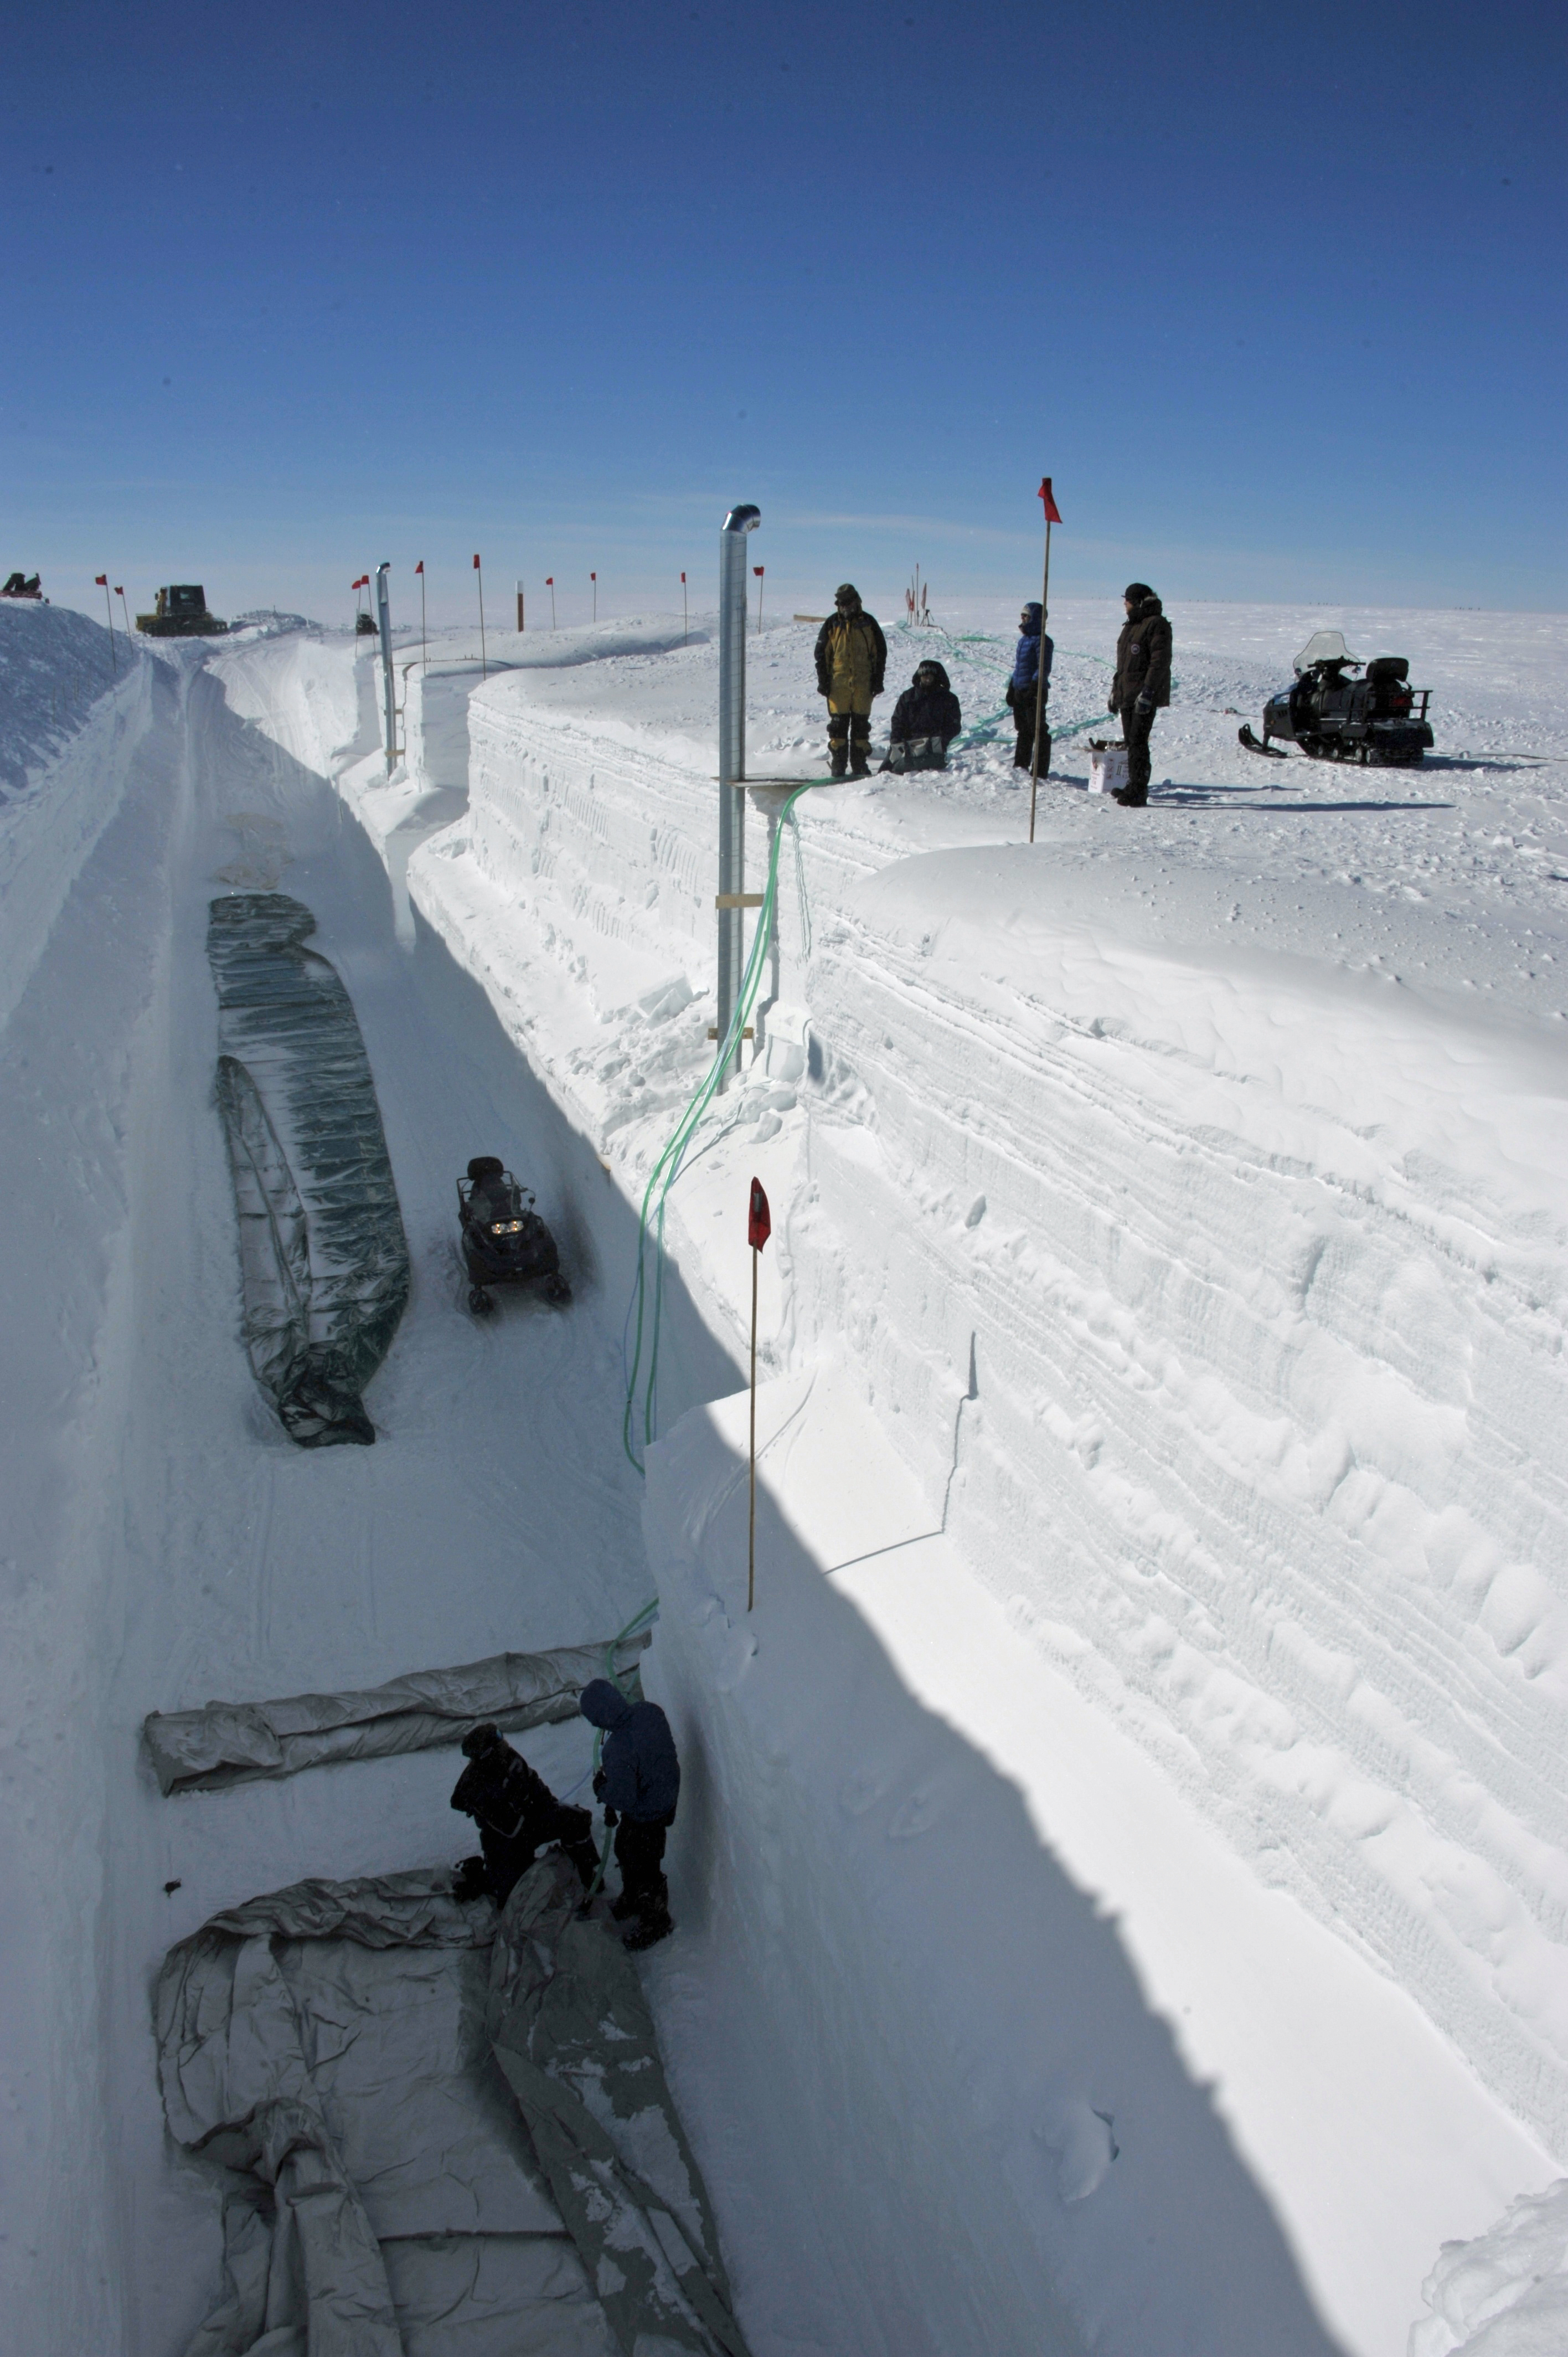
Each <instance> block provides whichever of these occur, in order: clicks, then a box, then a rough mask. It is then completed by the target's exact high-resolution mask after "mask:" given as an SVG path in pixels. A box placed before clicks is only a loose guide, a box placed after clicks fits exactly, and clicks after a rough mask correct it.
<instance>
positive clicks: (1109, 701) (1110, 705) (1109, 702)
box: [1105, 688, 1122, 712]
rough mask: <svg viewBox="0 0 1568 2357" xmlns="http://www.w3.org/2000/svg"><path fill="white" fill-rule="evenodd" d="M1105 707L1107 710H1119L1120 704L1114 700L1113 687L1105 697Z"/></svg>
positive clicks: (1114, 691) (1114, 692)
mask: <svg viewBox="0 0 1568 2357" xmlns="http://www.w3.org/2000/svg"><path fill="white" fill-rule="evenodd" d="M1105 709H1106V711H1107V712H1120V711H1121V709H1122V707H1121V705H1119V704H1118V703H1117V701H1116V690H1115V689H1114V688H1112V691H1111V693H1110V694H1109V695H1108V696H1107V697H1106V699H1105Z"/></svg>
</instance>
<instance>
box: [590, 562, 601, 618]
mask: <svg viewBox="0 0 1568 2357" xmlns="http://www.w3.org/2000/svg"><path fill="white" fill-rule="evenodd" d="M588 578H589V580H590V581H591V582H592V583H593V585H594V619H595V621H597V620H598V619H599V576H598V575H597V574H596V573H590V574H589V576H588Z"/></svg>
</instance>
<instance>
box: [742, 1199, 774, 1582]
mask: <svg viewBox="0 0 1568 2357" xmlns="http://www.w3.org/2000/svg"><path fill="white" fill-rule="evenodd" d="M772 1233H773V1215H772V1213H771V1212H770V1211H768V1198H767V1196H766V1195H765V1194H764V1193H763V1191H762V1181H761V1179H753V1180H752V1182H751V1201H750V1203H749V1204H748V1206H747V1208H746V1243H748V1244H749V1245H750V1246H751V1499H750V1520H749V1523H748V1525H747V1535H746V1610H747V1611H748V1612H749V1611H750V1610H751V1609H752V1607H753V1605H754V1604H755V1603H756V1602H757V1269H758V1267H759V1265H761V1260H762V1247H763V1245H764V1244H765V1243H767V1242H768V1237H769V1236H770V1235H771V1234H772Z"/></svg>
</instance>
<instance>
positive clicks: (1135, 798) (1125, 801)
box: [1111, 786, 1149, 810]
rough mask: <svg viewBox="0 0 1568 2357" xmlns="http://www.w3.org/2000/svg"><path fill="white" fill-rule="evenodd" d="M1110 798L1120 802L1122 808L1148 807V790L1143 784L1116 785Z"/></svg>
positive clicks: (1139, 808) (1140, 808) (1136, 808)
mask: <svg viewBox="0 0 1568 2357" xmlns="http://www.w3.org/2000/svg"><path fill="white" fill-rule="evenodd" d="M1111 799H1112V802H1120V803H1121V805H1122V809H1123V810H1147V809H1148V807H1149V796H1148V792H1147V790H1146V788H1144V787H1143V786H1118V787H1117V789H1116V791H1115V792H1114V793H1113V794H1112V797H1111Z"/></svg>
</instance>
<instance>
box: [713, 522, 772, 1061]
mask: <svg viewBox="0 0 1568 2357" xmlns="http://www.w3.org/2000/svg"><path fill="white" fill-rule="evenodd" d="M760 522H762V510H761V509H760V508H750V507H743V508H731V510H730V511H729V513H728V515H727V516H725V521H724V529H723V531H722V532H721V533H719V912H718V913H719V970H718V991H717V1013H716V1015H715V1017H714V1020H715V1023H716V1025H717V1028H718V1035H719V1041H720V1045H721V1047H722V1045H723V1042H724V1037H725V1032H726V1031H727V1030H728V1029H729V1027H730V1020H731V1017H733V1016H734V1014H735V1010H736V1005H737V1003H738V1001H739V998H740V977H741V973H742V969H743V966H744V963H745V956H744V952H745V946H746V943H745V933H744V928H743V924H742V915H741V909H740V906H739V900H740V895H741V893H742V892H743V891H744V890H745V888H746V795H745V793H744V791H741V789H742V787H743V784H744V780H745V778H746V535H747V534H748V533H754V532H755V531H756V530H757V525H758V524H759V523H760ZM739 1061H740V1042H739V1041H738V1040H736V1045H735V1048H734V1050H733V1051H732V1053H731V1054H730V1055H729V1056H728V1057H726V1059H725V1066H724V1070H723V1071H722V1072H721V1073H720V1075H719V1086H720V1087H721V1088H723V1087H724V1085H725V1082H726V1081H728V1079H729V1078H730V1076H731V1074H732V1073H733V1072H734V1071H736V1068H737V1066H738V1064H739Z"/></svg>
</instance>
